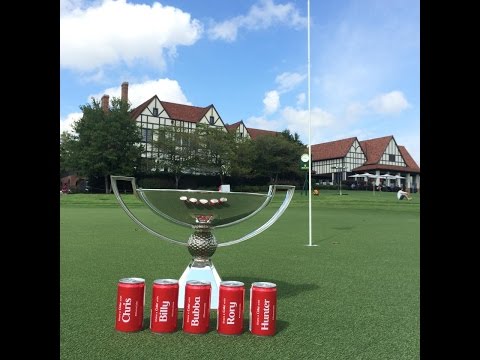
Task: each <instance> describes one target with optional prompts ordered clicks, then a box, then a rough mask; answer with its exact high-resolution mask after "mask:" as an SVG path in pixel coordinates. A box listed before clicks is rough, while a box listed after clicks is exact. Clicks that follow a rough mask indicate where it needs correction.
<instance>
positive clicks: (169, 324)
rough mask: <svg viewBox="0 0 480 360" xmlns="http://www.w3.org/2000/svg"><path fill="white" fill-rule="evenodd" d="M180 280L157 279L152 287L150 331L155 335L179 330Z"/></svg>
mask: <svg viewBox="0 0 480 360" xmlns="http://www.w3.org/2000/svg"><path fill="white" fill-rule="evenodd" d="M178 288H179V286H178V280H174V279H157V280H155V281H154V282H153V286H152V306H151V308H150V330H151V331H152V332H154V333H170V332H174V331H175V330H177V318H178Z"/></svg>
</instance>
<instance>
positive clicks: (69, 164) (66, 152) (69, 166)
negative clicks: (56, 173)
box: [60, 131, 76, 177]
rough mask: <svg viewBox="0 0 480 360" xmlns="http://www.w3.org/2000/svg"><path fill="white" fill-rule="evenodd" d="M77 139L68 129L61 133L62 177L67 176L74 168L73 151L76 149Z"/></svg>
mask: <svg viewBox="0 0 480 360" xmlns="http://www.w3.org/2000/svg"><path fill="white" fill-rule="evenodd" d="M75 141H76V139H75V136H74V135H73V134H70V133H69V132H67V131H64V132H62V133H61V134H60V177H63V176H66V175H68V174H70V173H71V172H72V171H73V170H74V163H73V160H72V157H73V154H72V151H74V150H73V148H74V146H75Z"/></svg>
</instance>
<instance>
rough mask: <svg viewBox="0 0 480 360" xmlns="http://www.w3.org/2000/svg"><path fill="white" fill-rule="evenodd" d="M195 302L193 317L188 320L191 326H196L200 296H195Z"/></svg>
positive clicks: (198, 316)
mask: <svg viewBox="0 0 480 360" xmlns="http://www.w3.org/2000/svg"><path fill="white" fill-rule="evenodd" d="M194 301H195V303H194V304H193V306H192V307H193V310H192V314H193V319H192V321H191V322H190V324H191V325H192V326H198V320H199V319H200V296H195V299H194Z"/></svg>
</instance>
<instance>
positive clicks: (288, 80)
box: [275, 72, 307, 93]
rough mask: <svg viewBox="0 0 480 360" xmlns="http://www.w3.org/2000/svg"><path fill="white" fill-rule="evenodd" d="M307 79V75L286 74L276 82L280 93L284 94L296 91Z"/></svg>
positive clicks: (281, 75)
mask: <svg viewBox="0 0 480 360" xmlns="http://www.w3.org/2000/svg"><path fill="white" fill-rule="evenodd" d="M306 77H307V75H305V74H304V75H301V74H299V73H289V72H284V73H282V74H280V75H278V76H277V77H276V78H275V82H276V83H277V84H278V91H279V92H281V93H283V92H287V91H290V90H292V89H294V88H295V87H296V86H297V85H298V84H300V83H301V82H302V81H303V80H305V78H306Z"/></svg>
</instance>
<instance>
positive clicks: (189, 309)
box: [183, 280, 212, 334]
mask: <svg viewBox="0 0 480 360" xmlns="http://www.w3.org/2000/svg"><path fill="white" fill-rule="evenodd" d="M211 288H212V287H211V284H210V281H200V280H189V281H187V283H186V285H185V300H184V304H183V331H184V332H186V333H190V334H205V333H207V332H208V327H209V325H210V293H211Z"/></svg>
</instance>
